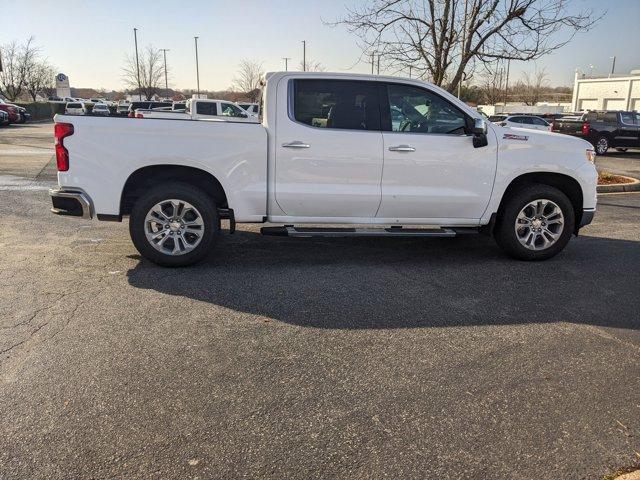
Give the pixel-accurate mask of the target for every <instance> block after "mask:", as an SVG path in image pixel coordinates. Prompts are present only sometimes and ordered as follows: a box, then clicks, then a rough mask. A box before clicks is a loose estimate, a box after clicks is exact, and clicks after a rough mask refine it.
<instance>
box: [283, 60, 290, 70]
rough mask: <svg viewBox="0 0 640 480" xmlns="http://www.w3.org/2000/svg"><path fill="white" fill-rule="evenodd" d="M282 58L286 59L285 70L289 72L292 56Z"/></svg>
mask: <svg viewBox="0 0 640 480" xmlns="http://www.w3.org/2000/svg"><path fill="white" fill-rule="evenodd" d="M282 59H283V60H284V71H285V72H288V71H289V60H291V57H282Z"/></svg>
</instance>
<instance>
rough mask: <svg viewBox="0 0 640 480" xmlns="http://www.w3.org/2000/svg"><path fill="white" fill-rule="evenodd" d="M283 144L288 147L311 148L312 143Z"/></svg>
mask: <svg viewBox="0 0 640 480" xmlns="http://www.w3.org/2000/svg"><path fill="white" fill-rule="evenodd" d="M282 146H283V147H286V148H309V147H310V146H311V145H309V144H308V143H304V142H291V143H283V144H282Z"/></svg>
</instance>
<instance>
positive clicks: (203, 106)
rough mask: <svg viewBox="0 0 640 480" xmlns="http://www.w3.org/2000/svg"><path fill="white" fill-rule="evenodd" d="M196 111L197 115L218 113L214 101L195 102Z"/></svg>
mask: <svg viewBox="0 0 640 480" xmlns="http://www.w3.org/2000/svg"><path fill="white" fill-rule="evenodd" d="M196 113H197V114H199V115H218V109H217V108H216V103H215V102H196Z"/></svg>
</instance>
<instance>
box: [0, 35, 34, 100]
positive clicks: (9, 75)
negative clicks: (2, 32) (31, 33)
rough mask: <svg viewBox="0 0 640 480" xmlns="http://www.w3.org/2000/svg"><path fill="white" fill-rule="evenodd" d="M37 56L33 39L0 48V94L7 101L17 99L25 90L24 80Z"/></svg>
mask: <svg viewBox="0 0 640 480" xmlns="http://www.w3.org/2000/svg"><path fill="white" fill-rule="evenodd" d="M38 54H39V48H38V47H36V46H35V44H34V39H33V37H29V39H28V40H27V41H26V42H25V43H24V44H21V43H18V41H16V40H14V41H12V42H9V43H8V44H6V45H3V46H2V47H0V55H2V67H3V69H2V72H0V93H1V94H2V95H3V96H5V97H6V98H7V99H9V100H12V101H13V100H15V99H17V98H18V97H19V96H20V95H21V94H22V92H24V90H25V80H26V78H27V74H28V71H29V68H30V67H32V66H33V65H34V64H35V62H36V59H37V57H38Z"/></svg>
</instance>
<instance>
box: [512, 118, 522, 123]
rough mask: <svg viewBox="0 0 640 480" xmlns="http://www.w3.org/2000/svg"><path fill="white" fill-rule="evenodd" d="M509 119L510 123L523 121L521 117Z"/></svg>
mask: <svg viewBox="0 0 640 480" xmlns="http://www.w3.org/2000/svg"><path fill="white" fill-rule="evenodd" d="M509 121H510V122H511V123H524V119H523V118H522V117H511V118H510V119H509Z"/></svg>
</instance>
